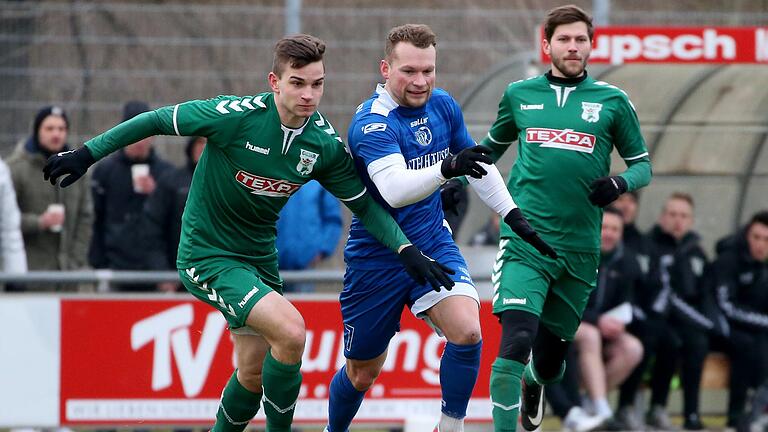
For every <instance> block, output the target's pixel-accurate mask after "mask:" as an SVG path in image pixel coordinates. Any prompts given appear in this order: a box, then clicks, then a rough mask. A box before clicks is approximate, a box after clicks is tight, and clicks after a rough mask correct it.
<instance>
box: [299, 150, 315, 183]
mask: <svg viewBox="0 0 768 432" xmlns="http://www.w3.org/2000/svg"><path fill="white" fill-rule="evenodd" d="M318 156H320V155H318V154H317V153H312V152H311V151H308V150H304V149H301V156H299V164H298V165H296V171H298V172H299V174H301V175H303V176H306V175H309V173H311V172H312V169H313V168H314V167H315V162H317V157H318Z"/></svg>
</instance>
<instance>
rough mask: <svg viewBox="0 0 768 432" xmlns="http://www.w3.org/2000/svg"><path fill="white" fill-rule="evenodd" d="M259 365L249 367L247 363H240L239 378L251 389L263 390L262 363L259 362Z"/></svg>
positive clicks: (244, 385)
mask: <svg viewBox="0 0 768 432" xmlns="http://www.w3.org/2000/svg"><path fill="white" fill-rule="evenodd" d="M258 366H259V367H253V368H248V367H246V366H245V365H239V367H238V369H237V380H238V381H239V382H240V384H241V385H242V386H243V387H245V388H247V389H249V390H251V391H261V363H258Z"/></svg>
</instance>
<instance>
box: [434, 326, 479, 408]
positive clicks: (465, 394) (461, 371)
mask: <svg viewBox="0 0 768 432" xmlns="http://www.w3.org/2000/svg"><path fill="white" fill-rule="evenodd" d="M482 346H483V341H480V342H478V343H476V344H474V345H455V344H452V343H450V342H448V343H447V344H446V345H445V351H443V358H442V360H441V361H440V387H442V390H443V413H444V414H445V415H447V416H449V417H453V418H457V419H462V418H464V417H466V416H467V405H468V404H469V398H470V396H472V390H473V389H474V388H475V382H476V381H477V372H478V370H480V350H481V348H482Z"/></svg>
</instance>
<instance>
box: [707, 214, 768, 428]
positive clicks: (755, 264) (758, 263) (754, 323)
mask: <svg viewBox="0 0 768 432" xmlns="http://www.w3.org/2000/svg"><path fill="white" fill-rule="evenodd" d="M712 274H713V276H714V283H715V289H716V293H717V300H718V305H719V306H720V308H721V309H722V311H723V312H724V313H725V315H726V317H727V319H728V322H729V324H730V336H729V338H728V341H729V343H730V346H729V347H728V355H729V357H730V360H731V377H730V387H729V398H728V426H729V427H737V426H739V423H740V422H741V420H742V419H743V418H744V407H745V404H746V399H747V391H748V390H749V389H750V388H751V389H756V388H757V387H759V386H760V385H761V384H764V383H765V382H766V378H768V211H762V212H759V213H757V214H755V215H754V216H753V217H752V219H751V220H750V221H749V223H748V224H747V226H746V228H744V229H742V230H740V232H739V233H737V234H736V235H735V236H733V237H732V238H731V247H728V248H724V250H723V251H722V253H721V254H720V255H719V256H718V257H717V260H715V262H714V263H713V264H712Z"/></svg>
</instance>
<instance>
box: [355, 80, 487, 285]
mask: <svg viewBox="0 0 768 432" xmlns="http://www.w3.org/2000/svg"><path fill="white" fill-rule="evenodd" d="M348 143H349V148H350V151H351V153H352V155H353V156H354V159H355V166H356V168H357V170H358V172H359V174H360V177H361V178H362V179H363V182H364V183H365V185H366V187H367V188H368V190H369V191H370V192H371V195H372V196H373V197H374V199H376V200H377V201H378V202H379V204H381V205H382V206H383V207H384V208H385V209H387V210H388V211H389V213H390V214H391V215H392V217H393V218H394V219H395V220H396V221H397V223H398V224H399V225H400V228H401V229H402V230H403V232H404V233H405V235H406V236H407V237H408V239H409V240H410V241H411V242H413V244H415V245H416V246H417V247H418V248H419V249H421V250H422V251H424V253H426V254H428V255H429V254H430V251H431V250H433V249H434V248H435V247H437V245H439V244H440V242H441V241H443V240H445V237H446V236H448V237H450V233H449V232H448V230H447V228H446V227H445V226H444V225H443V216H444V215H443V209H442V205H441V203H440V193H439V191H435V192H434V193H433V194H431V195H430V196H428V197H426V198H424V199H423V200H421V201H419V202H417V203H414V204H411V205H408V206H405V207H400V208H392V207H390V206H389V205H388V204H387V203H386V201H384V199H383V198H382V197H381V194H380V193H379V191H378V190H377V189H376V186H374V184H373V182H372V181H371V179H370V177H369V176H368V169H367V168H368V165H369V164H370V163H371V162H373V161H376V160H378V159H381V158H383V157H385V156H388V155H391V154H395V153H400V154H402V155H403V158H404V159H405V162H406V165H407V167H408V169H421V168H426V167H428V166H430V165H434V164H436V163H440V162H441V161H442V160H443V159H445V158H446V157H447V156H448V154H449V152H450V153H451V154H456V153H458V152H459V151H461V150H463V149H465V148H467V147H472V146H474V145H475V143H474V141H473V140H472V137H471V136H470V135H469V132H468V131H467V127H466V125H465V124H464V116H463V115H462V113H461V109H460V108H459V105H458V104H457V103H456V101H455V100H454V99H453V98H452V97H451V96H450V95H449V94H448V93H447V92H446V91H444V90H441V89H434V91H433V92H432V97H431V98H430V99H429V101H428V102H427V104H426V105H425V106H422V107H420V108H407V107H402V106H399V105H398V104H397V103H396V102H395V101H394V100H393V99H392V97H391V96H390V95H389V93H387V91H386V90H385V89H384V86H383V85H381V84H379V85H378V86H377V88H376V92H375V93H374V94H373V96H372V97H371V98H370V99H368V100H367V101H365V102H364V103H363V104H361V105H360V106H359V107H358V108H357V112H356V113H355V116H354V118H353V119H352V123H351V125H350V126H349V132H348ZM344 259H345V261H346V262H347V265H349V266H350V267H352V268H359V269H371V270H373V269H382V268H392V267H397V266H399V265H401V264H400V262H399V261H398V260H397V257H396V256H395V255H394V254H393V253H392V251H391V250H389V249H387V248H386V247H385V246H384V245H382V244H381V243H379V241H378V240H376V239H375V238H374V237H373V236H372V235H371V234H370V233H369V232H368V231H367V230H366V229H365V227H364V226H363V224H362V223H361V222H360V220H358V219H357V217H355V218H353V219H352V227H351V229H350V232H349V240H348V241H347V246H346V248H345V250H344Z"/></svg>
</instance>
